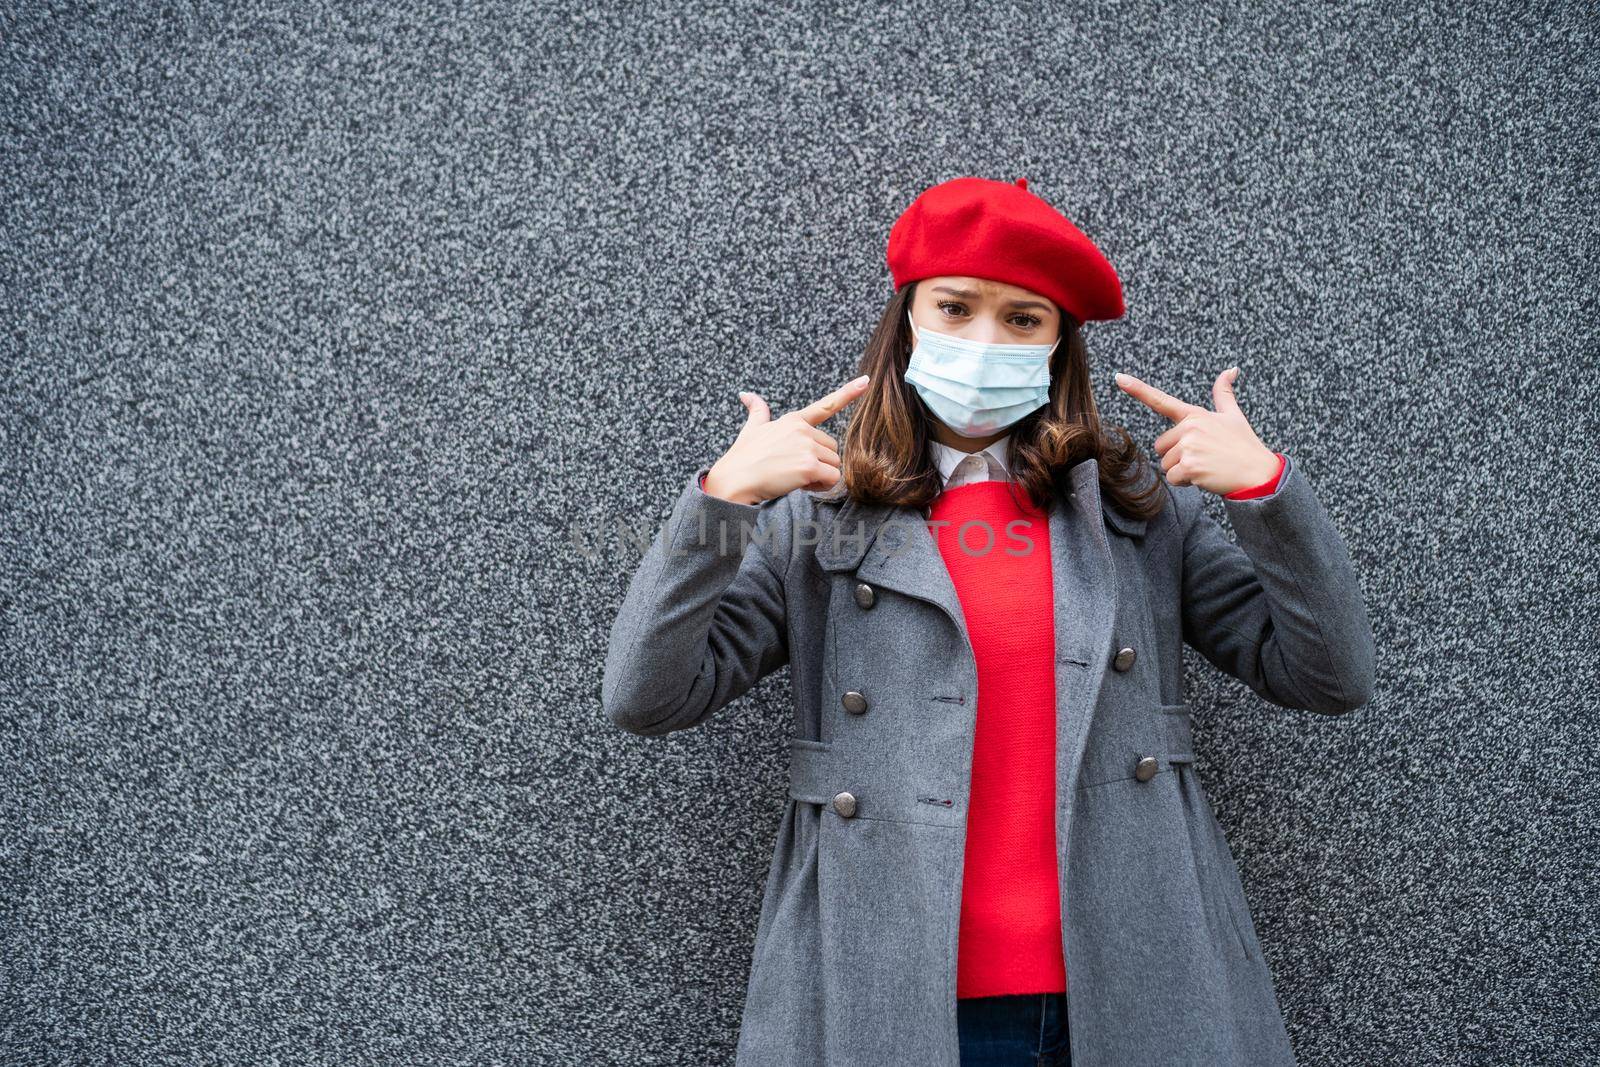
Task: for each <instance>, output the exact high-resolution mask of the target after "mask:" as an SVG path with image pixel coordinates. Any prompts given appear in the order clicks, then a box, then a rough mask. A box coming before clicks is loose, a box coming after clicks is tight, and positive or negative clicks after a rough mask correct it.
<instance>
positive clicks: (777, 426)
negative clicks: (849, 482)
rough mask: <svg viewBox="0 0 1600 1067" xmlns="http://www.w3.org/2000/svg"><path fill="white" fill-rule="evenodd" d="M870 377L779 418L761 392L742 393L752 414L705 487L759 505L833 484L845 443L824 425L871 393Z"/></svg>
mask: <svg viewBox="0 0 1600 1067" xmlns="http://www.w3.org/2000/svg"><path fill="white" fill-rule="evenodd" d="M867 378H868V376H867V375H865V374H863V375H862V376H861V377H859V378H856V379H855V380H854V381H850V382H846V383H845V384H844V385H842V386H840V387H839V388H838V389H835V390H834V391H833V392H831V393H829V394H828V395H827V396H825V397H823V398H822V399H821V400H817V401H814V402H812V403H810V404H808V405H806V406H805V407H803V408H800V409H799V410H797V411H791V412H789V413H788V414H787V415H783V416H781V417H779V418H776V419H774V418H773V417H772V412H771V410H769V409H768V407H767V402H766V401H765V400H762V399H761V397H760V396H759V395H758V394H756V393H740V394H739V401H740V403H742V404H744V406H745V408H746V409H747V410H748V411H749V412H750V415H749V417H748V418H747V419H745V423H744V425H743V426H742V427H740V429H739V436H738V437H737V438H735V439H734V442H733V445H732V446H731V447H730V448H729V449H728V451H726V452H724V453H723V454H722V458H721V459H719V460H717V461H716V462H715V463H713V464H712V465H711V470H710V471H708V472H707V473H706V480H705V483H704V485H703V488H704V489H705V491H706V492H707V493H709V494H711V495H712V496H718V497H721V498H723V499H724V500H732V501H734V502H735V503H738V504H759V503H761V502H762V501H763V500H771V499H772V498H773V497H779V496H783V495H784V494H785V493H788V492H790V491H792V490H795V489H813V490H818V491H821V490H827V489H831V488H833V486H834V485H836V484H837V483H838V481H839V477H840V474H839V465H840V460H839V442H837V441H835V440H834V439H833V438H832V437H831V436H829V435H828V434H826V433H824V432H823V431H822V430H820V429H819V428H818V427H820V426H821V425H822V424H823V423H824V422H827V421H828V419H830V418H832V417H833V416H834V415H837V414H838V413H839V412H840V411H843V410H844V409H845V408H846V407H848V406H849V404H850V402H851V401H853V400H855V399H856V397H858V396H860V395H861V394H862V393H864V392H866V390H867Z"/></svg>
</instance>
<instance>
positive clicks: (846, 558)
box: [813, 456, 1148, 606]
mask: <svg viewBox="0 0 1600 1067" xmlns="http://www.w3.org/2000/svg"><path fill="white" fill-rule="evenodd" d="M1068 485H1069V486H1070V487H1071V488H1070V489H1069V490H1068V493H1067V497H1066V506H1065V507H1064V508H1063V507H1054V508H1051V520H1050V533H1051V549H1052V550H1053V551H1052V555H1053V557H1054V558H1060V554H1061V552H1063V551H1065V550H1066V549H1067V547H1068V543H1067V541H1066V540H1065V537H1066V536H1067V535H1068V534H1069V533H1070V532H1071V531H1070V530H1069V526H1070V523H1069V522H1068V516H1067V512H1069V511H1077V512H1078V513H1079V514H1094V513H1098V514H1099V515H1100V516H1101V518H1102V521H1103V522H1104V524H1105V525H1106V526H1108V527H1110V528H1111V529H1113V530H1115V531H1117V532H1118V533H1121V534H1123V535H1125V536H1128V537H1143V536H1144V534H1145V529H1146V526H1147V525H1148V524H1147V522H1146V520H1144V519H1138V518H1132V517H1130V516H1127V515H1124V514H1123V513H1122V512H1120V511H1118V510H1117V509H1116V508H1115V507H1113V506H1112V504H1111V502H1110V501H1109V500H1106V499H1105V498H1103V497H1102V496H1101V493H1100V464H1099V461H1098V460H1096V459H1095V458H1094V457H1093V456H1091V457H1089V458H1088V459H1084V460H1080V461H1079V462H1077V463H1075V464H1073V465H1072V467H1070V468H1069V469H1068ZM813 495H814V496H820V494H813ZM1080 502H1081V503H1080ZM1058 503H1059V501H1058ZM826 525H827V526H828V527H829V528H828V529H822V530H819V531H818V539H817V544H816V550H815V554H816V558H817V563H818V565H819V566H820V567H821V568H822V569H823V570H825V571H847V570H850V569H852V568H854V567H857V566H858V565H860V566H862V567H867V568H869V569H871V570H872V571H873V573H874V575H876V576H877V580H878V582H879V584H882V585H883V586H885V587H886V588H889V589H895V590H897V591H899V592H902V593H906V594H907V595H910V596H915V597H920V598H922V599H925V600H926V599H933V600H935V601H938V602H941V603H946V601H945V598H944V597H943V596H942V595H941V594H942V593H943V592H945V591H947V592H948V594H949V599H948V602H947V604H946V606H955V605H957V603H958V602H957V601H956V600H955V599H954V598H955V589H954V586H953V585H951V582H950V575H949V572H948V571H947V570H946V569H945V566H944V560H943V559H942V558H941V557H940V556H939V548H938V544H937V542H936V541H935V540H934V538H933V535H932V533H931V531H929V530H928V529H927V527H926V525H925V520H924V519H923V518H922V516H920V515H919V514H918V513H917V512H916V510H915V509H912V508H906V507H889V506H887V505H882V504H861V503H858V502H856V501H854V500H848V499H847V500H845V501H843V502H842V503H841V504H840V505H839V508H838V510H837V512H836V513H835V517H834V519H833V521H832V523H830V524H826ZM880 535H882V537H883V538H884V541H883V542H882V543H880V541H879V536H880ZM934 564H937V567H935V566H933V565H934ZM861 577H862V579H863V580H872V579H871V578H869V577H868V575H865V574H863V575H861ZM944 587H948V590H945V588H944Z"/></svg>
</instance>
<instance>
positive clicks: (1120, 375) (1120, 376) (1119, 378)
mask: <svg viewBox="0 0 1600 1067" xmlns="http://www.w3.org/2000/svg"><path fill="white" fill-rule="evenodd" d="M1126 377H1127V375H1126V374H1123V373H1122V372H1121V371H1117V373H1116V374H1114V375H1112V378H1114V379H1115V380H1116V382H1117V384H1118V385H1121V384H1122V379H1124V378H1126Z"/></svg>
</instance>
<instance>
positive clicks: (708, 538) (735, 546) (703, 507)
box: [667, 464, 762, 557]
mask: <svg viewBox="0 0 1600 1067" xmlns="http://www.w3.org/2000/svg"><path fill="white" fill-rule="evenodd" d="M709 473H711V466H710V464H706V465H704V466H701V467H698V468H696V469H695V472H694V473H693V474H692V475H690V476H689V478H688V480H687V482H686V483H685V484H684V487H683V492H682V493H680V494H679V496H678V503H677V506H676V507H674V508H673V513H672V523H671V527H670V533H669V537H668V540H667V547H668V548H669V549H675V550H679V551H683V550H687V549H689V548H701V547H709V548H712V549H713V550H715V552H716V554H717V555H719V556H735V557H738V556H743V555H744V551H745V548H746V547H748V546H749V544H750V539H751V535H752V534H753V533H754V531H755V528H756V520H757V518H758V517H759V516H760V515H761V510H762V509H761V505H760V504H741V503H739V502H738V501H736V500H727V499H725V498H723V497H720V496H713V495H711V494H710V493H708V492H706V490H705V481H706V475H707V474H709Z"/></svg>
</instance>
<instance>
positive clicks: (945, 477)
mask: <svg viewBox="0 0 1600 1067" xmlns="http://www.w3.org/2000/svg"><path fill="white" fill-rule="evenodd" d="M1010 441H1011V435H1010V434H1006V435H1005V436H1003V437H1001V438H999V439H998V440H995V441H991V442H990V443H989V444H988V445H987V446H986V447H985V448H983V449H982V450H981V451H979V452H977V453H968V452H963V451H961V450H960V449H958V448H951V447H950V446H949V445H947V444H945V443H943V442H942V441H935V440H933V439H932V438H929V439H928V447H929V448H930V449H931V450H932V452H933V458H934V462H935V463H937V464H938V465H939V481H940V482H941V483H948V482H949V481H950V476H951V475H952V474H954V473H955V471H956V466H957V465H958V464H960V462H961V461H962V460H964V459H966V458H967V456H968V455H977V456H978V457H979V458H980V459H982V460H983V461H984V462H986V463H988V464H989V470H990V472H991V475H992V476H993V477H996V478H1008V477H1010V475H1011V470H1010V468H1009V467H1007V466H1006V446H1007V445H1008V444H1009V443H1010Z"/></svg>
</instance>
